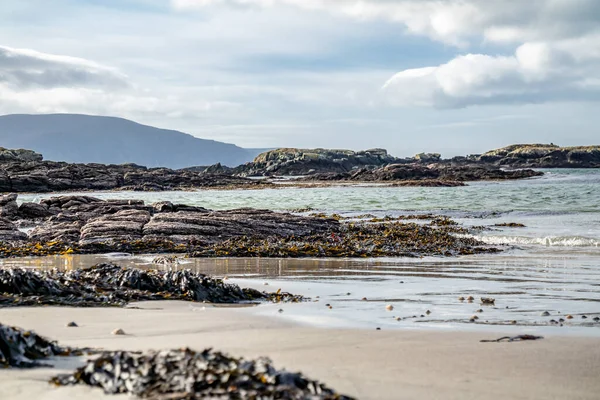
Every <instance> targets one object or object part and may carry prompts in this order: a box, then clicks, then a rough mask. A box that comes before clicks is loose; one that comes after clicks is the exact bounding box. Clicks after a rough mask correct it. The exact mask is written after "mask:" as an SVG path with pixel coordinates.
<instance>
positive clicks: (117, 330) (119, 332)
mask: <svg viewBox="0 0 600 400" xmlns="http://www.w3.org/2000/svg"><path fill="white" fill-rule="evenodd" d="M112 334H113V335H124V334H125V331H124V330H123V329H121V328H119V329H115V330H114V331H112Z"/></svg>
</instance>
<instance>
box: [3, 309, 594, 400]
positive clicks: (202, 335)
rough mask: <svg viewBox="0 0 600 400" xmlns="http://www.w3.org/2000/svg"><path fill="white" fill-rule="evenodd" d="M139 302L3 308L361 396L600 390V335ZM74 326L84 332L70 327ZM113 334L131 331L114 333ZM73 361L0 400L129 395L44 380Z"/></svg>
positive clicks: (100, 337)
mask: <svg viewBox="0 0 600 400" xmlns="http://www.w3.org/2000/svg"><path fill="white" fill-rule="evenodd" d="M132 306H136V307H140V308H141V309H134V308H131V307H130V308H126V309H118V308H115V309H106V308H104V309H83V308H77V309H73V308H55V307H40V308H13V309H1V310H0V321H1V322H2V323H5V324H11V325H16V326H20V327H23V328H28V329H33V330H35V331H36V332H37V333H39V334H41V335H44V336H47V337H49V338H52V339H56V340H58V341H59V342H60V343H61V344H65V345H71V346H93V347H101V348H105V349H112V350H117V349H125V350H143V349H150V348H153V349H166V348H179V347H183V346H189V347H192V348H194V349H203V348H206V347H214V348H215V349H218V350H222V351H227V352H229V353H231V354H232V355H234V356H244V357H258V356H268V357H270V358H271V359H273V361H274V362H275V363H276V366H278V367H285V368H287V369H288V370H293V371H302V372H303V373H305V374H307V375H308V376H309V377H312V378H314V379H318V380H320V381H322V382H325V383H326V384H327V385H329V386H330V387H332V388H334V389H336V390H338V391H340V392H342V393H345V394H348V395H352V396H356V397H357V398H360V399H415V398H422V399H461V400H464V399H540V398H543V399H597V398H598V393H600V379H598V376H600V339H598V338H593V337H576V336H571V337H561V336H554V335H548V336H546V338H545V339H543V340H539V341H532V342H515V343H480V342H479V340H481V339H495V338H498V337H501V336H504V335H503V331H502V330H499V332H489V331H486V332H439V331H421V330H407V331H398V330H386V329H385V328H384V329H383V330H381V331H377V330H374V329H369V330H366V329H362V330H360V329H346V330H341V329H320V328H314V327H306V326H301V325H296V324H294V323H292V322H289V321H288V320H285V319H284V318H278V317H277V316H273V317H262V316H258V315H256V313H253V312H251V310H248V309H244V308H232V307H227V308H224V307H212V306H209V305H208V306H206V307H204V306H203V305H201V304H192V303H183V302H164V301H163V302H147V303H138V304H133V305H132ZM69 321H75V322H77V323H78V324H79V327H78V328H67V327H66V326H65V325H66V323H67V322H69ZM115 328H122V329H124V330H125V332H126V333H128V335H126V336H112V335H111V333H110V332H111V331H112V330H113V329H115ZM510 334H511V335H513V334H514V332H512V333H510ZM74 361H75V360H71V361H64V360H62V361H60V364H61V365H59V366H58V367H59V368H57V369H54V370H53V369H37V370H30V371H24V370H7V371H2V373H0V398H1V399H49V400H50V399H65V398H69V399H102V398H115V399H118V398H123V397H108V396H104V395H103V394H102V391H101V390H99V389H90V388H87V387H70V388H52V387H50V386H49V385H48V384H47V383H46V382H47V380H48V378H50V376H52V375H53V374H55V373H56V372H59V371H61V368H60V367H61V366H62V367H64V366H65V364H71V366H72V364H73V363H74ZM62 370H64V368H63V369H62Z"/></svg>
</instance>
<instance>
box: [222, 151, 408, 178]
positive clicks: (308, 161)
mask: <svg viewBox="0 0 600 400" xmlns="http://www.w3.org/2000/svg"><path fill="white" fill-rule="evenodd" d="M396 160H397V159H396V158H395V157H392V156H390V155H389V154H388V153H387V151H386V150H384V149H371V150H365V151H359V152H354V151H351V150H331V149H295V148H282V149H277V150H271V151H267V152H264V153H262V154H259V155H258V156H257V157H256V158H255V159H254V161H253V162H251V163H247V164H244V165H241V166H239V167H237V168H234V169H233V171H232V172H233V173H234V174H236V175H239V176H274V175H279V176H300V175H310V174H316V173H321V172H338V173H343V172H349V171H352V170H353V169H356V168H363V167H378V166H383V165H386V164H390V163H392V162H395V161H396Z"/></svg>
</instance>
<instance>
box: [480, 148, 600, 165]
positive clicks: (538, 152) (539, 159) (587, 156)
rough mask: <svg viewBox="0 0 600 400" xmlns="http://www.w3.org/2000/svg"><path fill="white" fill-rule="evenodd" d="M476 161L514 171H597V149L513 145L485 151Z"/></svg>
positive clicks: (599, 161) (599, 160) (598, 156)
mask: <svg viewBox="0 0 600 400" xmlns="http://www.w3.org/2000/svg"><path fill="white" fill-rule="evenodd" d="M476 161H477V162H480V163H487V164H493V165H498V166H510V167H513V168H598V167H600V146H576V147H559V146H557V145H555V144H515V145H511V146H506V147H503V148H500V149H496V150H491V151H488V152H487V153H484V154H482V155H481V156H479V157H476Z"/></svg>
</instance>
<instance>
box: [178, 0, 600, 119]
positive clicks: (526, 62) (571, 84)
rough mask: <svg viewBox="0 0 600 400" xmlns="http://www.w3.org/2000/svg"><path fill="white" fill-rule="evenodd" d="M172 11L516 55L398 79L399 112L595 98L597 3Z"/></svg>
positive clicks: (184, 3) (336, 1) (599, 60)
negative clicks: (347, 28) (373, 29)
mask: <svg viewBox="0 0 600 400" xmlns="http://www.w3.org/2000/svg"><path fill="white" fill-rule="evenodd" d="M172 4H173V6H174V7H175V8H176V9H178V10H187V9H193V8H205V7H208V6H215V5H230V6H231V5H236V6H256V7H276V6H294V7H298V8H302V9H306V10H320V11H328V12H332V13H337V14H343V15H347V16H350V17H354V18H359V19H383V20H387V21H392V22H396V23H399V24H401V25H403V26H404V27H405V29H406V31H407V32H408V33H410V34H414V35H422V36H427V37H429V38H431V39H432V40H435V41H439V42H443V43H446V44H450V45H454V46H457V47H458V48H459V49H461V50H462V49H466V48H468V47H469V46H472V45H474V44H478V45H481V46H483V47H484V48H485V46H486V45H490V44H494V45H495V46H496V47H495V48H496V49H498V47H497V46H500V47H499V48H500V49H502V51H503V52H506V50H507V49H509V50H513V54H512V55H490V54H470V53H469V54H464V55H460V56H458V57H455V58H454V59H452V60H450V61H448V62H446V63H444V64H442V65H439V66H428V67H424V68H416V69H409V70H404V71H401V72H399V73H397V74H396V75H394V76H393V77H392V78H391V79H389V80H388V82H387V83H386V84H385V85H384V87H383V89H384V90H383V93H384V94H385V98H386V99H387V100H388V101H389V102H391V103H392V104H396V105H417V106H436V107H451V108H452V107H464V106H470V105H477V104H491V103H528V102H534V103H535V102H549V101H562V100H580V99H586V100H593V99H594V100H595V99H596V98H598V97H600V91H599V89H600V88H599V82H600V72H599V71H600V56H599V55H600V1H598V0H527V1H518V0H486V1H483V0H172ZM463 51H464V50H463ZM496 51H498V50H496ZM509 53H510V51H509Z"/></svg>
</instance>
